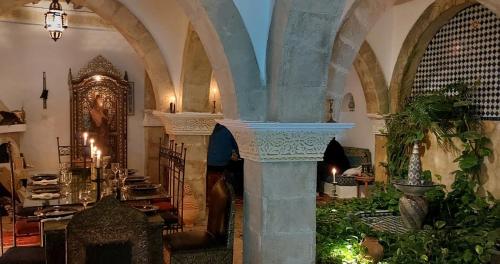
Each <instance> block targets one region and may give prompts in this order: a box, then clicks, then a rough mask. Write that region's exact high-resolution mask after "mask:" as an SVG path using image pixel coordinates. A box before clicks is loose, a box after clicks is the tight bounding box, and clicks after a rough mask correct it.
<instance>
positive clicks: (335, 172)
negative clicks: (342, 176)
mask: <svg viewBox="0 0 500 264" xmlns="http://www.w3.org/2000/svg"><path fill="white" fill-rule="evenodd" d="M332 174H333V183H337V180H336V179H335V174H337V169H335V168H333V169H332Z"/></svg>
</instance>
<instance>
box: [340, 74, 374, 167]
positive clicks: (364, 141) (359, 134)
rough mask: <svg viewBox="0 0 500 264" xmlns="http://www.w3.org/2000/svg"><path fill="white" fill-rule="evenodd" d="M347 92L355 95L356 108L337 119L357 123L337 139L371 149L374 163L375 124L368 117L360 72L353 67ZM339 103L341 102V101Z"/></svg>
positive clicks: (344, 143)
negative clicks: (373, 128)
mask: <svg viewBox="0 0 500 264" xmlns="http://www.w3.org/2000/svg"><path fill="white" fill-rule="evenodd" d="M347 93H351V94H352V95H353V97H354V103H355V105H356V108H355V110H354V112H349V111H348V112H344V111H341V112H340V116H339V118H338V120H337V121H338V122H341V123H355V124H356V126H355V127H354V128H351V129H350V130H348V131H347V132H345V133H344V134H342V135H341V136H340V137H338V138H337V141H338V142H339V143H340V144H341V145H342V146H346V147H358V148H367V149H369V150H370V152H371V154H372V163H373V161H374V160H375V159H374V157H375V136H374V135H373V133H372V126H373V124H372V121H371V120H370V119H369V118H368V117H367V113H366V100H365V95H364V93H363V88H362V86H361V82H360V80H359V77H358V74H357V73H356V71H355V70H354V69H351V71H350V72H349V75H348V76H347V79H346V88H345V91H344V95H345V94H347ZM337 103H339V104H340V103H341V102H337Z"/></svg>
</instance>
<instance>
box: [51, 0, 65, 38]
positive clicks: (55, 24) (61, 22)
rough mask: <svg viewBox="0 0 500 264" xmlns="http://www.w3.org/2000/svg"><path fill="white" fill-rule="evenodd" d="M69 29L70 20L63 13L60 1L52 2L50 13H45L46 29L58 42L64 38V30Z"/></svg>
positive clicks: (53, 0)
mask: <svg viewBox="0 0 500 264" xmlns="http://www.w3.org/2000/svg"><path fill="white" fill-rule="evenodd" d="M67 27H68V18H67V15H66V13H64V12H63V11H62V7H61V4H59V1H58V0H52V3H50V7H49V12H47V13H45V29H47V31H49V34H50V37H51V38H52V39H53V40H54V41H57V40H58V39H59V38H61V36H62V32H63V31H64V29H66V28H67Z"/></svg>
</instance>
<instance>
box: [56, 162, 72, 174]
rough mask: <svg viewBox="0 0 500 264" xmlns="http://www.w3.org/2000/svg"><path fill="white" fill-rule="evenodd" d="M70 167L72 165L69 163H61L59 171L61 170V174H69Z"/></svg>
mask: <svg viewBox="0 0 500 264" xmlns="http://www.w3.org/2000/svg"><path fill="white" fill-rule="evenodd" d="M69 167H70V165H69V163H67V162H61V163H59V170H60V172H61V174H63V173H65V172H68V170H69Z"/></svg>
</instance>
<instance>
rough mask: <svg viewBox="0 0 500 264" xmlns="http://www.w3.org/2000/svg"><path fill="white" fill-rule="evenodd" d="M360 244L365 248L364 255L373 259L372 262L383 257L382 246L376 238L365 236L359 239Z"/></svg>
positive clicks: (376, 261)
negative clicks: (361, 239)
mask: <svg viewBox="0 0 500 264" xmlns="http://www.w3.org/2000/svg"><path fill="white" fill-rule="evenodd" d="M361 245H362V246H363V247H365V248H366V249H367V253H366V255H367V257H369V258H370V259H371V260H373V263H378V262H379V261H380V260H382V258H383V257H384V247H383V246H382V245H380V243H379V242H378V239H377V238H375V237H369V236H367V237H365V238H364V239H363V241H361Z"/></svg>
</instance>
